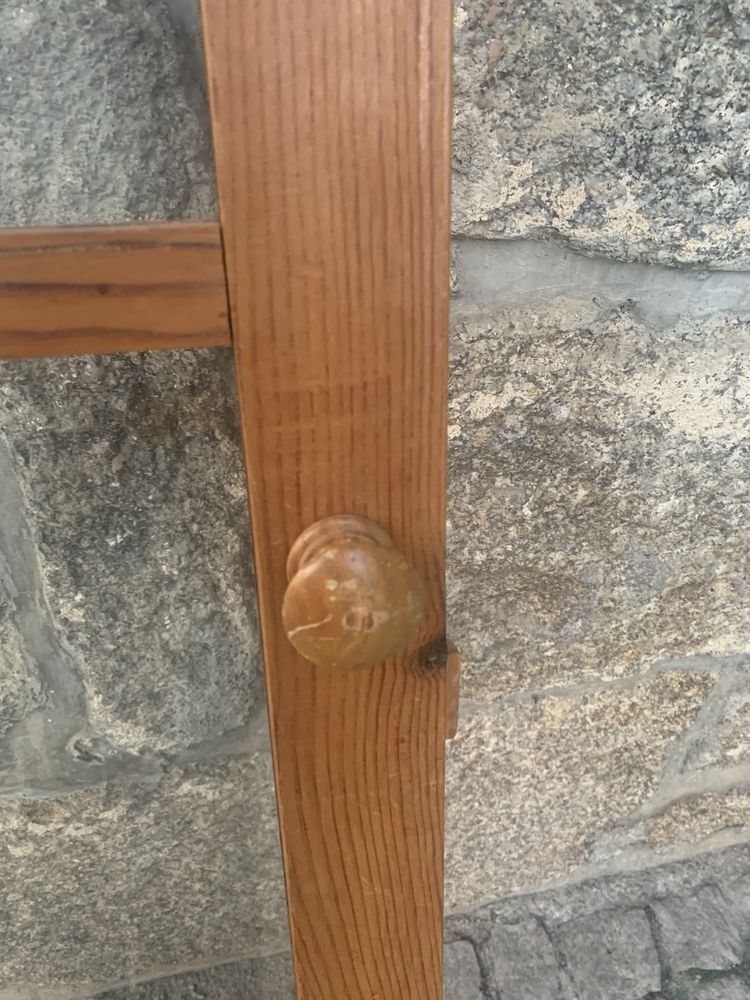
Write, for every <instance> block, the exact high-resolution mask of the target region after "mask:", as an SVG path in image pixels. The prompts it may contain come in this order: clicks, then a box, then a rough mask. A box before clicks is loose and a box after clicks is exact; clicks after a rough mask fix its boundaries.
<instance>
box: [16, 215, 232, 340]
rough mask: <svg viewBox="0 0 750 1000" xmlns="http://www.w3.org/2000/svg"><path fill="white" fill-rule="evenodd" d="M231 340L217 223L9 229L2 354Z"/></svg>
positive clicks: (219, 234)
mask: <svg viewBox="0 0 750 1000" xmlns="http://www.w3.org/2000/svg"><path fill="white" fill-rule="evenodd" d="M229 345H231V337H230V335H229V320H228V309H227V297H226V281H225V277H224V264H223V258H222V249H221V233H220V230H219V226H218V224H217V223H215V222H199V223H169V222H165V223H155V224H149V225H130V226H87V227H80V228H78V227H71V228H61V229H0V358H30V357H42V356H45V355H56V354H57V355H59V354H106V353H111V352H114V351H145V350H156V349H165V348H174V347H225V346H229Z"/></svg>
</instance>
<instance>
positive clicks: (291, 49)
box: [203, 0, 451, 1000]
mask: <svg viewBox="0 0 750 1000" xmlns="http://www.w3.org/2000/svg"><path fill="white" fill-rule="evenodd" d="M203 21H204V35H205V40H206V50H207V59H208V68H209V87H210V94H211V101H212V112H213V123H214V143H215V150H216V161H217V173H218V183H219V194H220V204H221V218H222V226H223V232H224V241H225V256H226V264H227V273H228V282H229V299H230V308H231V314H232V324H233V338H234V348H235V359H236V368H237V380H238V385H239V393H240V402H241V410H242V422H243V430H244V438H245V449H246V461H247V470H248V479H249V488H250V497H251V506H252V520H253V533H254V538H255V558H256V569H257V578H258V591H259V594H258V596H259V603H260V610H261V622H262V630H263V642H264V652H265V661H266V679H267V689H268V702H269V713H270V726H271V738H272V746H273V752H274V763H275V769H276V782H277V794H278V801H279V813H280V823H281V833H282V846H283V853H284V861H285V869H286V877H287V890H288V899H289V909H290V924H291V931H292V946H293V950H294V956H295V963H296V972H297V987H298V997H299V1000H439V998H440V997H441V996H442V915H443V914H442V894H443V874H442V869H443V769H444V739H445V728H446V715H445V712H446V704H445V670H444V668H443V667H440V666H435V665H434V664H436V663H440V662H444V658H443V660H442V661H441V658H440V657H439V656H438V657H434V656H431V655H430V654H431V653H434V650H435V648H436V647H439V646H442V644H443V643H444V634H445V622H444V524H445V508H444V497H445V439H446V427H445V423H446V416H445V414H446V381H447V341H448V252H449V251H448V244H449V131H450V126H449V121H450V64H451V5H450V3H449V2H448V0H294V2H293V0H203ZM340 513H350V514H361V515H365V516H368V517H371V518H374V519H376V520H378V521H380V522H381V523H382V524H383V525H384V526H385V527H386V528H387V529H388V531H389V532H390V533H391V534H392V536H393V538H394V541H395V543H396V545H397V546H398V547H399V548H400V549H401V550H402V551H403V552H404V553H405V554H406V555H407V557H408V558H410V560H411V561H412V562H413V563H414V565H415V566H416V567H417V569H418V570H419V572H420V573H421V575H422V578H423V580H424V581H425V583H426V586H427V591H428V594H429V613H428V616H427V618H426V621H425V625H424V629H423V631H422V634H421V635H420V637H419V640H418V642H416V643H414V644H413V646H412V647H411V648H410V649H409V650H408V651H407V652H406V653H405V654H404V655H403V656H401V657H400V658H399V659H398V661H397V662H391V663H388V664H387V665H385V666H384V667H382V668H375V669H372V670H367V671H364V672H360V673H355V674H346V673H341V672H336V671H327V670H325V669H319V668H315V667H313V666H312V665H311V664H309V663H307V662H305V661H304V660H302V659H300V658H299V657H298V656H297V654H296V653H295V652H294V650H293V649H292V647H291V646H290V645H289V643H288V642H287V640H286V637H285V636H284V633H283V629H282V625H281V617H280V611H281V603H282V598H283V594H284V590H285V587H286V582H287V581H286V573H285V561H286V556H287V552H288V549H289V547H290V545H291V543H292V542H293V541H294V539H295V538H296V536H297V535H298V534H299V533H300V532H301V530H302V529H303V528H305V527H307V526H308V525H309V524H310V523H312V522H313V521H315V520H317V519H319V518H321V517H325V516H328V515H331V514H340Z"/></svg>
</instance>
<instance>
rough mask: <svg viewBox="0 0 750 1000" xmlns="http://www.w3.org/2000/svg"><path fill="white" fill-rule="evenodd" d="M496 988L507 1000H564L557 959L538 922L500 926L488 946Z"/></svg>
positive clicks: (493, 930)
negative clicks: (562, 998) (562, 999)
mask: <svg viewBox="0 0 750 1000" xmlns="http://www.w3.org/2000/svg"><path fill="white" fill-rule="evenodd" d="M487 951H488V956H489V960H490V962H491V965H492V976H493V982H494V985H495V987H496V988H497V989H498V990H499V992H500V996H501V997H502V998H503V1000H560V998H561V997H562V996H563V992H562V986H561V983H560V972H559V970H558V967H557V959H556V957H555V952H554V949H553V947H552V942H551V941H550V939H549V937H548V935H547V932H546V931H545V930H544V928H543V926H542V925H541V924H540V923H539V921H538V920H526V921H523V922H521V923H518V924H501V923H498V924H496V925H495V926H494V927H493V928H492V934H491V936H490V939H489V943H488V945H487Z"/></svg>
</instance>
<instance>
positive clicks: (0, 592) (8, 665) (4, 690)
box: [0, 563, 41, 736]
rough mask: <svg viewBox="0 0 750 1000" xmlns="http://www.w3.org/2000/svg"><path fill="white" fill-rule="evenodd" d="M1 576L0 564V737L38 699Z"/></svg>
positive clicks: (37, 684) (8, 584) (36, 682)
mask: <svg viewBox="0 0 750 1000" xmlns="http://www.w3.org/2000/svg"><path fill="white" fill-rule="evenodd" d="M3 576H4V574H3V566H2V563H0V736H1V735H3V734H5V732H6V731H7V730H8V729H10V728H11V726H13V725H14V723H16V722H18V721H19V719H22V718H24V716H26V715H28V714H29V712H31V711H32V710H33V709H34V708H36V706H37V705H38V704H39V699H40V697H41V684H40V681H39V678H38V676H36V672H35V670H34V667H33V664H32V663H31V662H30V661H29V657H28V655H27V653H26V650H25V649H24V644H23V637H22V635H21V633H20V630H19V628H18V626H17V624H16V620H15V619H16V615H17V611H16V607H15V602H14V600H13V595H12V593H10V592H9V591H10V587H11V586H12V581H10V580H7V579H4V578H3ZM13 590H15V587H13Z"/></svg>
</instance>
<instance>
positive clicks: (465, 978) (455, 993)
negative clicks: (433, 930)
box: [445, 941, 484, 1000]
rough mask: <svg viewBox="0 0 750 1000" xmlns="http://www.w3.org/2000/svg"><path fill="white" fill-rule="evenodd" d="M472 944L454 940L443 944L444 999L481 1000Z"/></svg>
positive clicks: (479, 981)
mask: <svg viewBox="0 0 750 1000" xmlns="http://www.w3.org/2000/svg"><path fill="white" fill-rule="evenodd" d="M483 996H484V994H483V993H482V984H481V978H480V975H479V966H478V965H477V956H476V952H475V951H474V946H473V945H472V944H471V943H470V942H469V941H454V942H453V943H451V944H448V945H446V946H445V1000H483Z"/></svg>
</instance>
